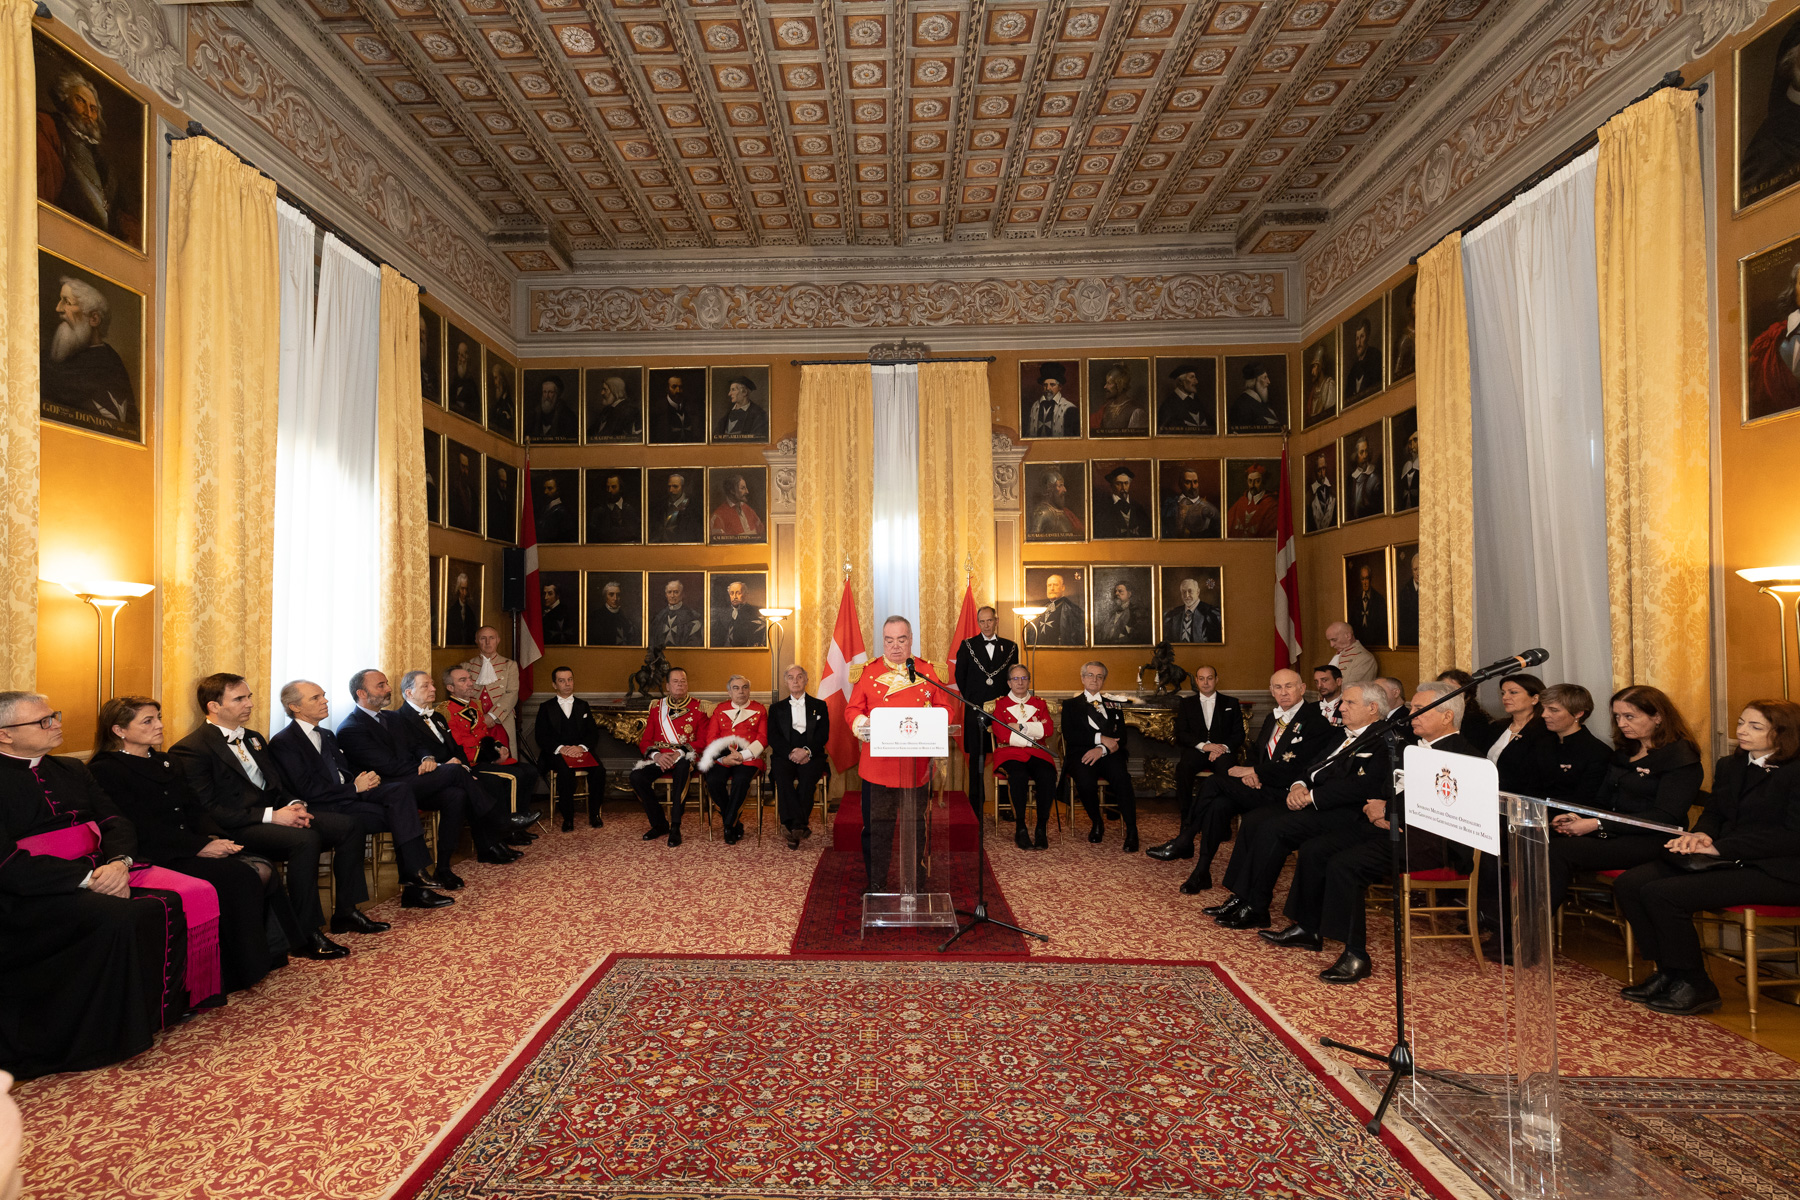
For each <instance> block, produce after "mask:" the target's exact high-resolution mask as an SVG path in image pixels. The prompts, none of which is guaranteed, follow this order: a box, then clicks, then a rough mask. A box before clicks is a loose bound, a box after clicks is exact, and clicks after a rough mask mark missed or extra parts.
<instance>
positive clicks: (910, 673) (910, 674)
mask: <svg viewBox="0 0 1800 1200" xmlns="http://www.w3.org/2000/svg"><path fill="white" fill-rule="evenodd" d="M1538 661H1540V662H1541V661H1543V660H1542V659H1540V660H1538ZM906 678H907V679H908V680H909V681H911V682H913V683H917V682H919V673H918V672H917V671H915V670H913V660H912V659H910V658H909V659H907V660H906Z"/></svg>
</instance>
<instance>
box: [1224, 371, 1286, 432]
mask: <svg viewBox="0 0 1800 1200" xmlns="http://www.w3.org/2000/svg"><path fill="white" fill-rule="evenodd" d="M1243 375H1244V386H1243V387H1242V388H1241V389H1240V390H1239V391H1238V394H1237V395H1236V396H1234V397H1233V398H1232V401H1231V430H1230V432H1232V433H1280V432H1281V428H1282V426H1283V425H1285V424H1286V423H1287V422H1286V421H1285V420H1283V415H1282V412H1281V408H1280V406H1279V405H1278V404H1277V403H1276V402H1275V400H1274V399H1272V398H1271V397H1270V395H1269V391H1270V388H1271V386H1272V384H1271V381H1270V376H1269V369H1268V368H1267V367H1265V366H1263V365H1262V364H1261V363H1260V362H1256V361H1254V360H1252V361H1250V362H1247V363H1245V364H1244V371H1243Z"/></svg>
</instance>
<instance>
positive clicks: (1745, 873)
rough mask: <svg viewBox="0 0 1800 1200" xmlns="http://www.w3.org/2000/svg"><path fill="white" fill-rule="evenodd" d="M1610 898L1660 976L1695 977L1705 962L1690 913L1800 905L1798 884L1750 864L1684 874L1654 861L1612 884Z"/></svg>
mask: <svg viewBox="0 0 1800 1200" xmlns="http://www.w3.org/2000/svg"><path fill="white" fill-rule="evenodd" d="M1607 840H1608V841H1610V840H1612V839H1610V838H1609V839H1607ZM1613 895H1614V896H1615V897H1617V899H1618V902H1619V912H1620V913H1621V914H1622V915H1623V916H1624V917H1625V919H1626V920H1627V921H1629V922H1631V933H1632V936H1633V937H1635V938H1636V939H1637V945H1638V950H1639V951H1640V952H1641V953H1642V954H1643V956H1644V957H1645V958H1647V959H1649V960H1650V961H1651V962H1654V963H1655V964H1656V965H1657V967H1658V968H1659V969H1661V970H1663V971H1699V970H1704V969H1705V966H1706V958H1705V956H1704V955H1702V954H1701V952H1700V933H1699V931H1698V930H1696V929H1695V928H1694V914H1695V913H1697V912H1705V911H1708V910H1712V909H1720V908H1729V907H1731V906H1732V905H1737V904H1787V905H1794V904H1800V884H1793V883H1787V882H1785V881H1783V880H1780V879H1777V878H1775V877H1774V876H1773V875H1771V874H1769V873H1768V872H1767V871H1764V870H1763V869H1762V868H1760V867H1758V866H1755V865H1754V864H1752V865H1750V866H1744V867H1737V868H1735V869H1734V868H1731V867H1721V868H1719V869H1718V870H1716V871H1683V870H1681V869H1680V868H1679V867H1674V866H1670V865H1669V864H1668V863H1667V862H1663V861H1660V860H1659V861H1656V862H1648V863H1644V864H1643V865H1641V866H1636V867H1633V868H1631V870H1629V871H1627V872H1625V873H1624V874H1623V875H1621V876H1619V877H1618V878H1617V879H1615V880H1613Z"/></svg>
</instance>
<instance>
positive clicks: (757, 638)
mask: <svg viewBox="0 0 1800 1200" xmlns="http://www.w3.org/2000/svg"><path fill="white" fill-rule="evenodd" d="M767 629H768V621H767V620H766V619H765V618H764V617H763V615H762V611H761V610H760V609H758V608H757V607H756V606H755V605H753V604H751V603H750V600H749V598H748V597H747V596H746V595H745V593H744V584H743V582H742V581H741V580H737V579H734V580H732V581H731V582H730V583H728V584H726V585H725V603H723V604H721V605H719V606H718V607H717V608H716V609H714V610H713V636H712V644H713V645H715V646H750V647H756V648H761V647H763V646H765V645H767V644H768V632H767Z"/></svg>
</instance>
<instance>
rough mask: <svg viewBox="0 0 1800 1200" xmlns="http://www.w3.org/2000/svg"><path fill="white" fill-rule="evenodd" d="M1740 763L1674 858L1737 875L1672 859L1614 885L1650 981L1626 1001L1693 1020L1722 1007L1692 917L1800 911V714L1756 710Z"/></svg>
mask: <svg viewBox="0 0 1800 1200" xmlns="http://www.w3.org/2000/svg"><path fill="white" fill-rule="evenodd" d="M1737 744H1738V748H1737V753H1735V754H1728V755H1726V756H1725V757H1724V758H1721V759H1720V760H1719V762H1718V765H1717V766H1715V767H1714V768H1713V791H1712V799H1711V800H1709V801H1708V802H1707V805H1706V811H1704V812H1702V813H1701V814H1700V820H1699V821H1698V822H1696V823H1695V825H1694V831H1693V832H1692V833H1688V834H1683V835H1682V836H1681V837H1678V838H1672V839H1670V840H1669V842H1668V843H1667V845H1666V847H1665V849H1666V850H1667V851H1668V854H1669V855H1689V856H1691V857H1692V859H1693V861H1695V862H1697V863H1704V862H1706V861H1707V860H1709V859H1710V860H1711V861H1712V862H1714V863H1732V864H1734V865H1731V866H1716V867H1707V868H1706V869H1704V870H1690V869H1688V868H1687V867H1685V866H1683V865H1681V864H1680V863H1679V862H1678V861H1677V860H1675V859H1674V858H1671V857H1666V856H1665V857H1661V858H1658V859H1657V860H1656V861H1654V862H1648V863H1645V864H1644V865H1643V866H1640V867H1633V868H1632V869H1631V870H1629V871H1627V872H1625V874H1623V875H1621V876H1619V878H1618V879H1617V880H1615V881H1614V882H1613V894H1614V895H1615V896H1617V897H1618V900H1619V911H1620V912H1622V913H1623V914H1624V915H1625V919H1626V920H1628V921H1630V922H1631V932H1632V933H1633V935H1635V936H1636V938H1637V944H1638V948H1639V949H1640V950H1642V951H1643V954H1644V957H1645V958H1647V959H1649V960H1650V961H1652V962H1654V963H1655V964H1656V971H1655V973H1654V974H1652V975H1651V976H1650V978H1648V979H1646V980H1644V982H1642V983H1640V984H1638V985H1637V986H1636V987H1628V988H1621V989H1620V994H1621V995H1623V996H1624V997H1625V998H1626V999H1627V1000H1635V1001H1637V1002H1638V1003H1639V1004H1645V1005H1648V1006H1649V1007H1651V1008H1654V1009H1655V1010H1656V1011H1657V1012H1664V1013H1673V1014H1675V1015H1677V1016H1690V1015H1692V1014H1695V1013H1704V1012H1711V1011H1712V1010H1713V1009H1715V1008H1717V1007H1719V1001H1720V998H1719V989H1718V988H1717V987H1716V986H1714V984H1713V981H1712V978H1711V977H1710V976H1709V975H1707V973H1706V965H1705V963H1706V960H1705V958H1704V956H1703V955H1702V954H1701V950H1700V935H1699V934H1698V933H1697V932H1696V931H1695V929H1694V919H1693V918H1694V914H1695V913H1697V912H1706V911H1716V910H1718V909H1722V908H1730V907H1733V906H1735V905H1740V904H1757V905H1782V906H1794V905H1800V704H1795V703H1793V702H1792V701H1789V700H1752V701H1751V702H1750V703H1749V704H1748V705H1746V706H1745V708H1744V711H1743V714H1742V715H1741V716H1739V717H1738V723H1737Z"/></svg>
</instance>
